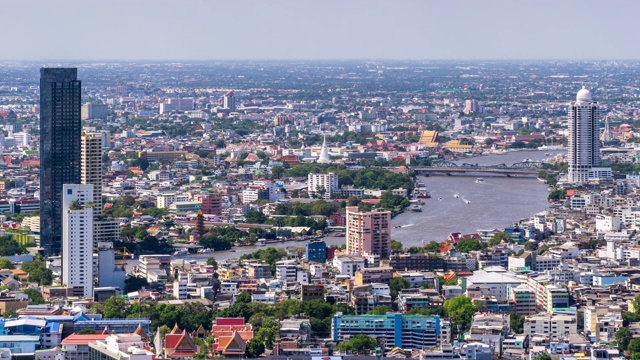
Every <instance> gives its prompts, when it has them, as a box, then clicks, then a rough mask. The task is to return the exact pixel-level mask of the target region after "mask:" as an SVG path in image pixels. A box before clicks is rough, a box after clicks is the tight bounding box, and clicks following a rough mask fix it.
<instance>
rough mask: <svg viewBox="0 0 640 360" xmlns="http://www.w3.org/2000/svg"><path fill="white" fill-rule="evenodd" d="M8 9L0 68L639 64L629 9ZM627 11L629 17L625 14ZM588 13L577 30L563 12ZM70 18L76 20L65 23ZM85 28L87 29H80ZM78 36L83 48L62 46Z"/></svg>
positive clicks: (148, 5)
mask: <svg viewBox="0 0 640 360" xmlns="http://www.w3.org/2000/svg"><path fill="white" fill-rule="evenodd" d="M616 5H617V6H616V7H615V8H614V7H611V6H609V3H607V2H606V1H575V0H574V1H563V2H552V1H548V0H544V1H535V2H534V1H518V2H513V1H506V0H487V1H480V2H475V1H447V2H437V1H414V0H401V1H362V0H353V1H335V0H330V1H322V2H304V3H300V2H295V1H292V0H279V1H269V2H266V1H258V0H241V1H234V2H220V1H200V0H189V1H183V2H177V1H175V0H162V1H156V2H150V1H145V0H137V1H126V2H125V1H122V0H114V1H97V0H95V1H77V0H67V1H63V2H55V3H51V2H47V1H43V0H27V1H15V0H11V1H8V2H5V3H3V6H4V9H5V12H6V13H8V14H12V16H9V17H7V19H6V21H5V24H4V25H5V28H7V29H23V28H25V27H24V21H25V19H31V21H30V23H29V30H28V31H14V32H13V33H12V36H7V37H4V38H3V39H2V40H0V46H2V47H3V49H7V51H3V53H2V55H0V59H1V60H16V59H18V60H26V59H29V60H53V59H55V60H70V59H76V60H115V59H117V60H238V59H247V60H327V59H403V60H442V59H451V60H474V59H479V60H480V59H503V60H521V59H522V60H523V59H527V60H535V59H575V60H581V59H585V60H587V59H588V60H597V59H614V60H617V59H620V60H622V59H626V60H631V59H640V50H637V49H636V48H635V47H632V46H628V44H629V43H630V42H631V41H632V40H633V38H632V35H630V34H634V32H635V29H634V28H633V25H632V24H633V23H634V21H633V18H632V16H633V15H632V14H635V13H637V11H638V10H640V4H639V3H637V2H632V1H621V2H617V3H616ZM621 10H623V11H621ZM574 11H579V12H580V20H579V21H578V22H572V21H567V19H566V14H568V13H571V12H574ZM67 14H87V15H85V16H77V17H74V21H73V22H64V21H62V22H61V21H57V20H55V19H60V18H64V16H67ZM80 29H81V31H79V30H80ZM65 38H73V39H74V41H73V42H70V41H60V39H65Z"/></svg>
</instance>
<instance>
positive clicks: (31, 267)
mask: <svg viewBox="0 0 640 360" xmlns="http://www.w3.org/2000/svg"><path fill="white" fill-rule="evenodd" d="M21 269H22V270H24V271H25V272H27V273H28V274H29V277H28V280H29V281H30V282H36V283H38V284H40V285H51V283H52V282H53V272H52V271H51V270H49V269H47V266H46V264H45V263H44V261H42V260H40V259H35V260H33V261H25V262H23V263H22V266H21Z"/></svg>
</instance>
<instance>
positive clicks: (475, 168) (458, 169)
mask: <svg viewBox="0 0 640 360" xmlns="http://www.w3.org/2000/svg"><path fill="white" fill-rule="evenodd" d="M540 169H542V163H541V162H535V161H525V162H519V163H515V164H512V165H506V164H499V165H478V164H468V163H464V164H456V163H454V162H450V161H442V162H437V163H434V164H433V165H432V166H418V167H412V168H411V170H413V171H414V172H415V173H416V174H418V175H430V174H445V175H455V174H463V175H464V174H469V175H471V174H482V173H488V174H496V175H504V176H507V177H537V176H538V173H539V172H540Z"/></svg>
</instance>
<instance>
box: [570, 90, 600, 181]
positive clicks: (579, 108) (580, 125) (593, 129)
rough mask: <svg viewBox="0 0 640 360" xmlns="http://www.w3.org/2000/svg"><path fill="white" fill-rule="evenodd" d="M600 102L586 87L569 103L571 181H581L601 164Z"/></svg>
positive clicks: (586, 178) (587, 177)
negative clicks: (592, 97)
mask: <svg viewBox="0 0 640 360" xmlns="http://www.w3.org/2000/svg"><path fill="white" fill-rule="evenodd" d="M598 118H599V117H598V103H596V102H595V101H592V100H591V92H590V91H589V90H587V89H586V88H585V87H582V89H581V90H580V91H578V95H577V96H576V101H573V102H571V104H569V181H570V182H573V183H581V182H587V181H589V179H590V177H592V176H593V174H592V168H594V167H599V166H600V126H599V120H598Z"/></svg>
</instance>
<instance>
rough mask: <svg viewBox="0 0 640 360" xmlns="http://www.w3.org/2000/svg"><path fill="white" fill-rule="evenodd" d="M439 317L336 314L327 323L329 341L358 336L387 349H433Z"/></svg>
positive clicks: (435, 343) (438, 331) (438, 328)
mask: <svg viewBox="0 0 640 360" xmlns="http://www.w3.org/2000/svg"><path fill="white" fill-rule="evenodd" d="M440 326H441V324H440V317H439V316H431V315H403V314H399V313H387V314H386V315H343V314H342V313H340V312H338V313H336V314H335V315H334V316H333V322H332V323H331V337H332V339H333V341H347V340H349V339H350V338H351V337H353V336H355V335H358V334H365V335H368V336H371V337H373V338H376V340H377V341H378V343H379V344H381V346H384V347H385V348H387V349H391V348H393V347H400V348H403V349H423V348H430V347H436V346H437V345H438V343H439V340H440V333H441V331H440Z"/></svg>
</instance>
